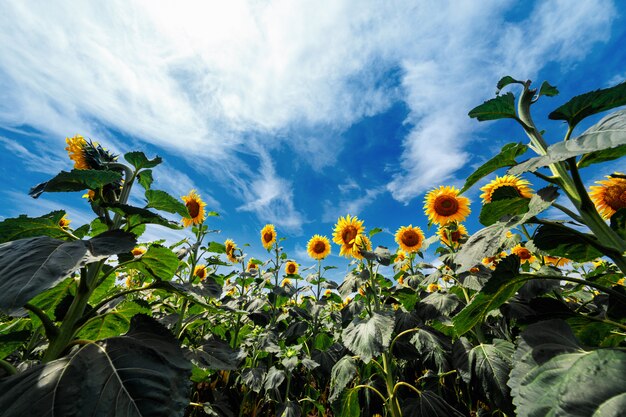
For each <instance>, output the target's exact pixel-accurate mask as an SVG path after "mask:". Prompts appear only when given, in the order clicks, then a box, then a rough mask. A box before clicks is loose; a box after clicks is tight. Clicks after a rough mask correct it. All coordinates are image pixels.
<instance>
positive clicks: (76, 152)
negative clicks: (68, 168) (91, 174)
mask: <svg viewBox="0 0 626 417" xmlns="http://www.w3.org/2000/svg"><path fill="white" fill-rule="evenodd" d="M65 143H67V147H66V148H65V150H66V151H67V154H68V156H69V157H70V159H71V160H72V161H74V168H75V169H89V168H90V167H89V164H88V163H87V159H86V158H85V147H86V146H87V141H86V140H85V138H84V137H82V136H80V135H76V136H74V137H73V138H65Z"/></svg>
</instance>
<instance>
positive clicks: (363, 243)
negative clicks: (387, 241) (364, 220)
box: [352, 235, 372, 259]
mask: <svg viewBox="0 0 626 417" xmlns="http://www.w3.org/2000/svg"><path fill="white" fill-rule="evenodd" d="M371 250H372V242H371V241H370V240H369V238H368V237H367V236H365V235H357V236H356V237H355V238H354V244H353V245H352V257H354V258H355V259H363V254H362V253H361V252H362V251H371Z"/></svg>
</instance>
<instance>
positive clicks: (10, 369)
mask: <svg viewBox="0 0 626 417" xmlns="http://www.w3.org/2000/svg"><path fill="white" fill-rule="evenodd" d="M0 369H2V370H4V371H5V372H6V373H7V374H9V375H15V374H16V373H17V368H16V367H15V366H13V365H11V364H10V363H9V362H7V361H5V360H4V359H0Z"/></svg>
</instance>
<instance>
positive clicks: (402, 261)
mask: <svg viewBox="0 0 626 417" xmlns="http://www.w3.org/2000/svg"><path fill="white" fill-rule="evenodd" d="M393 263H394V268H396V269H399V270H400V271H406V270H407V269H409V262H408V258H407V257H406V253H405V252H404V251H403V250H402V249H398V251H397V252H396V258H395V259H394V260H393Z"/></svg>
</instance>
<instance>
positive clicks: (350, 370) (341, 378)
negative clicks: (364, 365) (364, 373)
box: [329, 356, 357, 402]
mask: <svg viewBox="0 0 626 417" xmlns="http://www.w3.org/2000/svg"><path fill="white" fill-rule="evenodd" d="M356 371H357V367H356V361H355V360H354V359H353V358H352V356H344V357H343V358H341V359H340V360H339V361H338V362H337V363H336V364H335V366H333V370H332V372H331V376H330V397H329V401H330V402H333V401H335V400H336V399H337V398H339V396H340V395H341V393H342V392H344V390H345V388H346V387H347V386H348V384H349V383H350V382H351V381H352V380H353V379H354V377H355V376H356Z"/></svg>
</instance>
